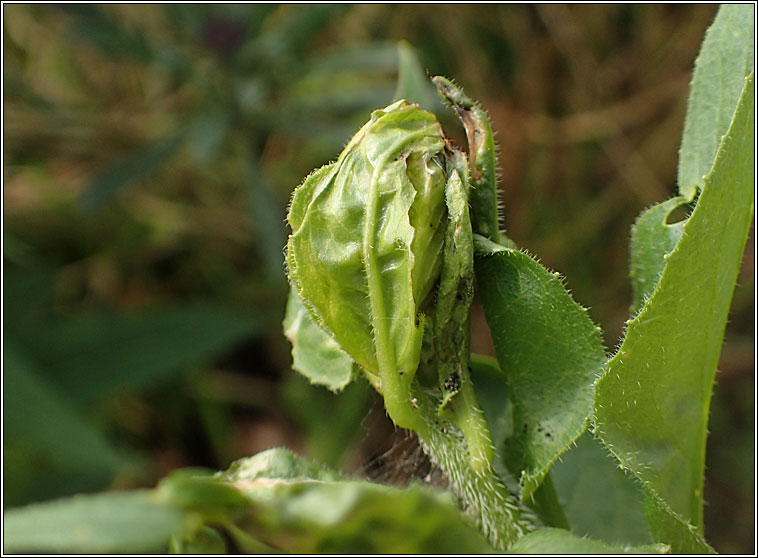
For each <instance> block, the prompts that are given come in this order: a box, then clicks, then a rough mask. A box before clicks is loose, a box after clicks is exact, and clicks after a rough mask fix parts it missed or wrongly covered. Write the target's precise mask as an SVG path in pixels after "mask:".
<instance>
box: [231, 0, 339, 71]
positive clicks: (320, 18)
mask: <svg viewBox="0 0 758 558" xmlns="http://www.w3.org/2000/svg"><path fill="white" fill-rule="evenodd" d="M344 10H345V7H344V6H341V5H339V4H289V5H286V6H280V7H279V9H278V10H277V11H276V12H275V13H274V14H272V15H271V16H270V18H268V19H269V21H268V22H267V23H268V25H266V27H265V29H263V32H262V33H261V34H260V35H259V37H258V38H257V39H256V40H255V41H254V42H251V43H250V44H249V45H248V46H247V47H246V48H245V52H244V53H243V55H242V60H243V61H245V62H247V63H250V62H255V61H259V63H261V62H264V63H265V62H267V63H269V64H271V62H272V61H274V62H279V61H281V60H282V58H284V57H287V56H288V55H291V54H292V53H293V52H294V51H296V50H298V49H299V48H302V47H303V46H305V44H307V42H308V41H309V40H311V38H312V37H313V36H314V35H315V34H316V33H318V32H319V31H321V30H322V29H323V27H324V26H325V25H326V24H327V23H328V22H329V21H330V20H331V19H332V18H333V17H335V16H336V15H338V14H339V13H340V12H342V11H344Z"/></svg>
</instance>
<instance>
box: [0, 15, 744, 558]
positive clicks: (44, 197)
mask: <svg viewBox="0 0 758 558" xmlns="http://www.w3.org/2000/svg"><path fill="white" fill-rule="evenodd" d="M715 10H716V7H715V6H708V5H695V6H677V5H667V6H653V5H633V6H578V5H573V6H547V5H540V6H494V5H488V6H462V5H460V6H459V5H440V6H423V5H418V6H401V5H395V6H381V5H356V6H347V5H334V6H318V5H288V6H274V5H232V6H202V5H186V6H178V5H166V6H157V5H155V6H147V5H140V6H130V5H106V6H97V5H86V6H75V7H66V6H61V7H53V6H41V5H36V6H23V5H5V6H3V33H4V37H3V41H4V43H3V44H4V49H5V55H4V60H3V62H4V111H5V118H4V130H3V136H4V137H3V141H4V157H5V165H4V190H3V194H4V195H3V204H4V211H3V216H4V227H3V232H4V240H3V253H4V258H3V297H4V304H5V306H4V315H3V330H4V333H3V347H4V351H3V354H4V357H3V358H4V361H3V366H4V380H3V382H4V385H3V387H4V396H3V407H4V411H3V419H4V435H5V444H4V448H3V449H4V462H3V465H4V471H3V474H4V481H5V492H4V505H5V506H6V507H7V506H16V505H20V504H23V503H26V502H30V501H37V500H43V499H48V498H51V497H54V496H60V495H64V494H71V493H75V492H79V491H86V492H91V491H96V490H100V489H103V488H108V487H119V488H126V487H138V486H154V485H155V483H156V482H157V480H158V479H159V478H161V477H163V476H164V475H165V474H166V473H168V472H169V471H170V470H172V469H174V468H176V467H179V466H189V465H199V466H206V467H210V468H213V469H222V468H226V467H227V466H228V464H229V463H230V461H231V460H233V459H234V458H237V457H241V456H246V455H252V454H254V453H256V452H258V451H260V450H262V449H265V448H268V447H272V446H275V445H286V446H288V447H291V448H294V449H296V450H297V451H298V452H299V453H301V454H304V455H309V456H312V457H314V458H317V459H319V460H321V461H324V462H326V463H329V464H331V465H335V466H340V467H341V468H343V469H345V470H349V471H358V472H360V473H362V474H373V472H374V471H375V470H377V469H381V470H382V472H383V473H385V474H384V478H385V479H388V480H392V479H391V478H390V477H392V476H395V477H397V476H398V475H405V474H406V472H400V473H398V472H397V471H398V470H397V469H393V470H392V472H390V473H388V472H387V462H388V461H392V458H393V455H395V454H402V453H403V452H402V451H398V450H397V449H396V450H393V451H392V452H390V454H389V455H385V456H382V455H381V454H382V453H383V452H384V451H385V450H387V449H388V448H389V447H391V445H392V443H393V437H394V435H393V432H392V428H391V426H389V425H388V424H387V421H386V419H385V418H384V416H383V413H382V412H381V411H380V410H379V409H380V407H379V408H377V407H376V405H374V403H373V402H374V397H373V394H372V393H371V392H370V390H368V389H367V387H366V386H365V385H362V384H354V385H351V386H350V387H349V388H347V389H348V392H347V394H343V395H342V396H340V397H339V398H335V397H334V396H332V395H331V394H329V393H328V392H327V391H326V390H323V389H317V388H313V387H311V386H309V385H307V382H306V381H305V380H303V379H302V378H301V377H300V376H299V375H296V374H293V373H291V372H290V369H289V367H290V363H291V357H290V354H289V349H290V348H289V345H288V343H287V341H286V339H285V338H284V337H283V336H282V333H281V327H280V323H281V319H282V317H283V314H284V308H285V300H286V294H287V286H286V282H285V278H284V273H283V258H282V247H283V246H284V241H285V237H286V229H285V225H284V215H285V207H286V204H287V202H288V199H289V196H290V193H291V191H292V189H293V188H294V187H295V185H297V184H298V183H299V182H300V181H301V180H302V178H303V177H304V176H305V174H306V173H307V172H308V171H310V170H311V169H312V168H314V167H317V166H320V165H322V164H324V163H325V162H327V161H328V160H330V159H331V158H333V157H335V156H336V154H337V153H338V152H339V150H340V149H341V147H342V146H343V144H344V142H345V141H346V140H347V139H348V138H349V137H350V135H351V134H352V133H353V132H354V131H355V129H357V127H358V126H359V125H360V124H361V123H363V121H365V119H366V117H367V115H368V113H369V111H370V110H371V109H373V108H376V107H380V106H384V105H386V104H388V103H389V102H390V101H391V100H392V98H393V95H394V91H395V88H396V81H397V64H398V49H397V41H399V40H407V41H408V42H409V43H410V44H411V45H412V46H413V47H414V48H415V49H416V53H417V55H418V56H419V58H420V60H421V61H422V63H423V64H424V65H425V66H426V67H427V68H428V69H429V71H430V72H431V73H432V74H443V75H447V76H450V77H454V78H455V79H456V80H457V81H458V82H459V83H460V84H462V85H463V86H464V87H465V89H466V91H467V93H469V94H470V95H471V96H472V97H473V98H476V99H478V100H479V101H480V102H481V103H482V105H483V106H484V107H486V108H487V109H488V111H489V113H490V117H491V118H492V120H493V125H494V128H495V130H496V131H497V133H498V140H499V143H500V166H501V170H502V180H501V187H502V189H503V190H502V199H503V201H504V212H503V213H504V222H505V225H506V228H507V231H508V234H509V236H510V237H511V238H513V239H514V240H515V241H516V242H517V243H518V244H519V245H520V246H523V247H525V248H527V249H528V250H529V251H530V253H533V254H537V255H539V257H540V260H541V261H542V263H543V264H544V265H546V266H547V267H549V268H551V269H556V270H559V271H560V272H561V274H562V275H563V276H565V277H566V278H567V281H568V286H569V288H570V289H571V291H572V293H573V295H574V297H575V298H576V299H577V300H578V301H579V302H580V303H582V304H583V305H585V306H589V307H590V313H591V315H592V317H593V319H594V320H595V321H596V322H597V323H599V324H601V325H602V326H603V329H604V331H605V333H606V339H605V343H606V347H608V348H609V349H612V348H613V347H614V346H615V345H616V344H617V342H618V340H619V338H620V335H621V332H622V330H623V327H624V323H623V320H625V319H626V317H627V315H628V307H629V305H630V304H631V303H632V292H631V288H630V287H629V281H628V279H627V275H628V269H627V262H628V240H629V228H630V225H631V224H632V222H633V221H634V219H635V218H636V217H637V215H638V214H639V213H640V211H641V210H642V209H643V208H645V207H647V206H650V205H652V204H654V203H657V202H660V201H663V200H665V199H667V198H668V197H670V196H671V195H672V194H673V193H674V191H675V184H676V169H677V148H678V145H679V139H680V137H681V132H682V122H683V118H684V110H685V102H686V97H687V85H688V82H689V79H690V77H691V72H692V64H693V61H694V59H695V56H696V54H697V50H698V46H699V44H700V41H701V40H702V37H703V33H704V31H705V29H706V28H707V26H708V25H709V24H710V23H711V21H712V18H713V16H714V14H715ZM441 116H442V117H443V118H447V120H446V121H445V128H446V129H447V130H451V129H453V130H454V129H455V126H456V124H455V123H454V122H453V120H452V119H450V118H449V115H447V114H445V113H441ZM459 140H460V142H461V143H463V134H462V133H461V134H460V135H459ZM753 244H754V242H753V240H752V239H751V240H750V241H749V242H748V248H747V253H746V255H745V259H744V262H743V269H742V273H741V276H740V280H739V284H738V288H737V290H736V292H735V298H734V301H733V305H732V312H731V314H730V323H729V326H728V329H727V337H726V345H725V347H724V351H723V353H722V357H721V362H720V365H719V370H720V371H719V374H718V376H717V386H716V389H715V393H714V399H713V404H712V412H711V422H710V430H711V436H710V438H709V442H708V443H709V447H708V468H707V475H708V476H707V480H706V495H705V499H706V501H707V502H708V503H709V505H708V506H707V507H706V518H705V526H706V537H707V539H708V540H709V541H710V542H711V544H712V545H713V546H714V548H716V549H717V550H719V551H721V552H750V551H751V550H752V549H753V546H752V545H753V537H752V533H753V530H754V513H753V506H752V500H751V495H752V494H753V492H754V485H753V482H754V475H753V473H754V460H753V455H754V442H753V437H754V424H753V422H752V420H751V417H752V416H753V409H754V404H755V402H754V361H753V348H754V330H753V327H754V322H753V319H752V318H753V312H754V299H753V295H752V294H753V292H754V267H753V266H754V264H753V262H754V251H753ZM474 326H475V330H474V334H475V338H474V339H473V344H474V350H475V351H477V352H481V353H486V354H492V353H493V348H492V346H491V341H490V340H489V337H488V335H487V330H486V326H485V325H484V321H483V317H482V316H481V315H480V314H478V315H477V316H475V320H474ZM396 448H397V446H396ZM576 451H577V453H576V454H575V455H574V454H573V452H569V454H567V455H566V456H565V457H564V459H563V461H564V463H562V464H559V465H558V466H557V467H556V469H555V476H556V484H557V486H558V489H559V491H560V490H561V482H562V480H561V479H562V478H563V479H569V478H571V468H572V467H577V466H580V465H579V464H580V463H581V461H582V459H584V457H583V456H584V455H587V454H588V453H587V452H592V451H595V452H596V450H595V449H592V448H589V447H585V445H583V444H581V443H580V445H579V447H578V448H577V450H576ZM402 461H403V462H404V464H407V462H408V459H407V456H406V457H405V458H403V460H402ZM561 467H564V471H563V473H562V472H561ZM415 472H416V473H417V472H418V471H415ZM406 476H407V475H406ZM561 494H562V497H564V498H565V499H568V502H566V503H567V505H569V506H577V505H582V503H581V502H576V501H571V500H570V496H571V494H570V492H566V491H564V492H562V493H561ZM586 528H587V530H588V532H589V531H590V530H591V529H592V528H593V527H592V526H588V527H586Z"/></svg>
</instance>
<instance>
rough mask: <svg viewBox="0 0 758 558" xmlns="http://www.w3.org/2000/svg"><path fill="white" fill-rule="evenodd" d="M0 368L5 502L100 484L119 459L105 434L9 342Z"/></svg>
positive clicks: (120, 459) (107, 480) (90, 488)
mask: <svg viewBox="0 0 758 558" xmlns="http://www.w3.org/2000/svg"><path fill="white" fill-rule="evenodd" d="M3 372H4V377H3V433H4V440H3V451H4V455H3V461H4V464H5V470H4V472H3V474H4V479H5V481H6V491H5V502H6V504H11V505H13V504H18V503H22V502H26V501H28V499H29V498H35V499H36V498H45V497H50V496H60V495H63V494H64V493H65V492H62V490H66V489H68V490H72V489H73V490H76V489H79V490H96V489H102V488H104V487H105V486H106V484H107V483H108V482H109V481H110V480H112V478H113V475H114V474H115V472H116V470H117V468H118V466H119V465H120V464H121V463H122V457H121V456H120V455H119V454H118V453H117V452H116V450H115V449H114V448H113V447H112V446H111V445H110V443H109V442H108V441H107V440H106V439H105V437H104V436H103V435H102V434H101V433H100V432H99V431H98V430H96V429H95V428H94V426H93V425H92V424H90V423H89V422H87V420H86V419H85V417H83V416H82V415H81V414H80V413H79V410H78V409H77V408H76V406H75V405H74V404H73V402H72V401H68V400H67V399H66V398H65V397H64V396H63V394H61V393H60V391H59V390H57V389H56V387H55V386H54V385H52V384H51V383H50V382H48V381H47V379H46V378H45V376H44V375H43V374H42V372H41V371H40V369H39V368H38V367H37V365H36V363H35V362H34V360H33V359H32V358H30V357H29V356H28V355H26V354H25V353H23V352H22V351H21V350H20V349H19V348H18V347H17V346H16V345H15V343H14V342H12V341H9V342H6V343H4V344H3ZM63 479H66V480H67V481H69V482H68V484H65V483H63Z"/></svg>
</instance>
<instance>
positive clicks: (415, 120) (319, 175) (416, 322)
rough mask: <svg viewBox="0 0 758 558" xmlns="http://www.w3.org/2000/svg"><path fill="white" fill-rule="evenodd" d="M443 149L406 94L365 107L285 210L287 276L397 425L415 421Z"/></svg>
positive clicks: (437, 249)
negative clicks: (366, 113)
mask: <svg viewBox="0 0 758 558" xmlns="http://www.w3.org/2000/svg"><path fill="white" fill-rule="evenodd" d="M444 150H445V139H444V136H443V133H442V129H441V127H440V125H439V123H438V122H437V119H436V118H435V117H434V115H433V114H431V113H429V112H426V111H423V110H421V109H419V108H418V107H417V106H416V105H410V104H408V103H407V102H405V101H398V102H396V103H394V104H392V105H390V106H388V107H387V108H385V109H383V110H377V111H374V113H373V114H372V115H371V120H370V121H369V122H368V123H367V124H366V125H365V126H363V128H361V130H360V131H359V132H358V133H357V134H356V135H355V136H354V137H353V139H352V140H351V141H350V142H349V143H348V145H347V147H346V148H345V150H344V151H343V152H342V154H341V155H340V156H339V158H338V159H337V161H336V162H334V163H332V164H330V165H327V166H325V167H322V168H321V169H318V170H317V171H315V172H314V173H312V174H311V175H310V176H308V178H306V180H305V182H304V183H303V184H302V185H301V186H300V187H299V188H298V189H297V190H296V191H295V194H294V196H293V199H292V204H291V207H290V212H289V217H288V218H289V223H290V226H291V227H292V235H291V236H290V239H289V241H288V243H287V264H288V266H289V273H290V280H291V282H292V284H293V285H294V286H295V287H296V289H297V291H298V294H299V295H300V297H301V298H302V300H303V302H304V304H305V305H306V306H307V308H308V309H309V310H310V312H311V314H312V315H313V316H314V318H315V319H316V321H317V323H318V324H319V326H320V327H321V328H322V329H324V330H325V331H326V332H327V333H329V334H330V335H331V336H332V337H333V338H334V339H335V340H336V341H337V343H339V345H340V347H341V348H342V349H343V350H344V351H345V352H347V353H348V354H349V355H350V356H351V357H352V358H353V359H354V360H355V361H356V362H357V363H358V364H359V365H360V366H361V367H362V368H363V369H364V370H365V371H366V372H367V373H368V374H369V375H373V376H375V378H372V380H373V381H372V383H373V384H374V385H377V386H379V387H380V390H381V391H382V395H383V396H384V397H385V403H386V406H387V410H388V412H389V414H390V416H391V417H392V419H393V420H394V421H395V422H396V423H397V424H398V425H400V426H403V427H406V428H414V427H415V426H417V425H418V419H417V418H416V417H415V415H416V414H417V413H415V412H414V410H415V407H414V405H413V402H412V399H413V397H412V394H411V383H412V381H413V377H414V374H415V372H416V370H417V368H418V364H419V359H420V353H421V345H422V339H423V335H424V321H425V320H424V312H423V308H424V305H425V303H426V302H427V299H428V298H429V297H430V293H431V292H432V289H433V287H434V286H435V285H436V283H437V280H438V276H439V272H440V267H441V258H442V247H443V243H444V237H445V226H446V206H445V184H446V180H447V178H446V169H445V159H444V153H443V152H444Z"/></svg>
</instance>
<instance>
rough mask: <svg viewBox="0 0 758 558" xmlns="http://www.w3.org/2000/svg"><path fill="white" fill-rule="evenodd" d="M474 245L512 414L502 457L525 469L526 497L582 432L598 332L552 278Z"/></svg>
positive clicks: (485, 244)
mask: <svg viewBox="0 0 758 558" xmlns="http://www.w3.org/2000/svg"><path fill="white" fill-rule="evenodd" d="M475 246H476V250H477V258H476V261H475V269H476V278H477V284H478V287H479V293H480V297H481V301H482V305H483V307H484V312H485V316H486V317H487V323H488V324H489V327H490V331H491V332H492V338H493V341H494V343H495V351H496V353H497V358H498V362H499V363H500V367H501V369H502V370H503V372H504V373H505V375H506V378H507V380H508V388H509V389H508V392H509V394H510V397H511V401H512V402H513V409H514V415H513V423H514V436H513V437H512V438H511V439H510V440H508V442H507V444H506V456H505V458H506V462H507V463H508V466H509V468H511V469H512V470H514V469H515V470H516V471H517V470H523V473H522V482H523V492H522V498H525V497H527V496H529V495H530V494H531V493H533V492H534V490H535V489H536V488H537V487H538V486H539V483H540V481H541V480H542V478H544V476H545V475H546V474H547V472H548V470H549V469H550V466H551V465H552V464H553V462H554V461H555V460H556V459H557V458H558V456H559V455H560V454H561V453H563V452H564V451H565V450H566V448H567V447H568V446H569V445H570V444H571V443H572V442H574V440H576V439H577V438H578V437H579V435H580V434H581V433H582V432H583V431H584V429H585V427H586V424H587V417H588V416H589V414H590V411H591V409H592V393H593V384H594V381H595V379H596V378H597V376H598V375H599V373H600V371H601V370H602V367H603V365H604V364H605V362H606V356H605V351H604V348H603V344H602V340H601V337H600V331H599V329H598V328H597V327H596V326H595V325H594V324H593V323H592V321H591V320H590V318H589V316H588V315H587V311H586V310H585V309H584V308H582V307H581V306H579V305H578V304H577V303H576V302H574V300H573V299H572V298H571V296H570V295H569V294H568V292H567V291H566V288H565V287H564V286H563V284H562V283H561V281H560V279H559V278H558V275H557V274H555V273H551V272H549V271H548V270H547V269H545V268H544V267H543V266H542V265H540V264H539V263H538V262H536V261H535V260H533V259H532V258H530V257H529V256H528V255H526V254H524V253H522V252H519V251H517V250H512V249H509V248H505V247H503V246H500V245H498V244H495V243H493V242H491V241H488V240H487V239H485V238H483V237H480V236H478V235H475Z"/></svg>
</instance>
